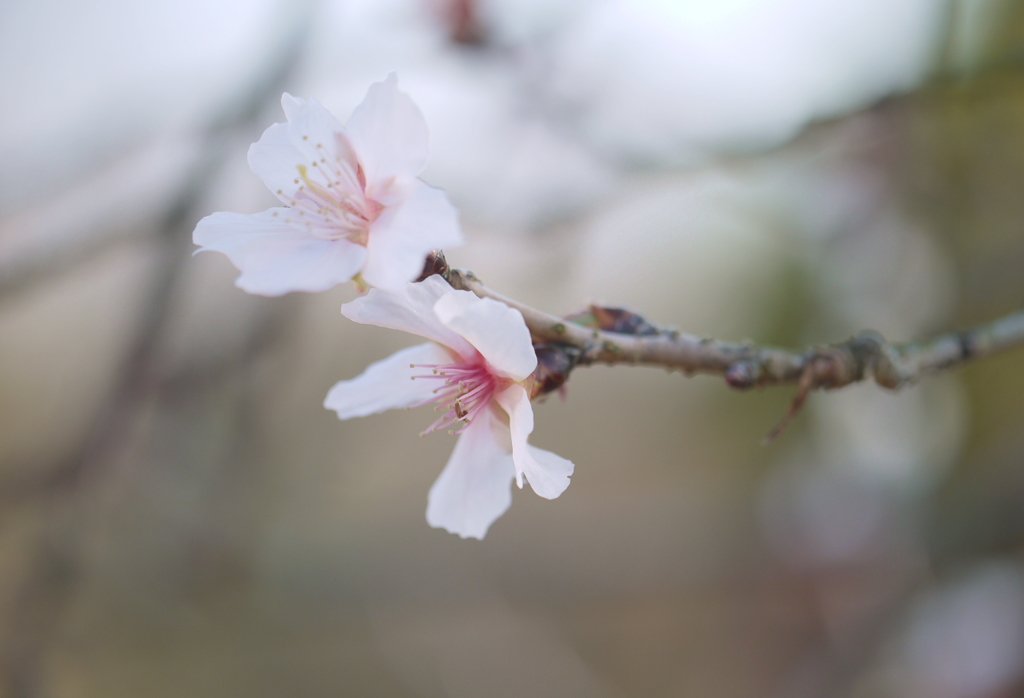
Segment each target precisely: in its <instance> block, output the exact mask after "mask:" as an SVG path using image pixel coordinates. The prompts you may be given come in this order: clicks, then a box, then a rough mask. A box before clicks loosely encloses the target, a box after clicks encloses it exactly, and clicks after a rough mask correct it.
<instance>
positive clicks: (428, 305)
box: [341, 275, 477, 359]
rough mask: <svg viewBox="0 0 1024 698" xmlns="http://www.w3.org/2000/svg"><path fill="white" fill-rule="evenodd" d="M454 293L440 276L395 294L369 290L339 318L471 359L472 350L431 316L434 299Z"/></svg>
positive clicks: (407, 286) (459, 337)
mask: <svg viewBox="0 0 1024 698" xmlns="http://www.w3.org/2000/svg"><path fill="white" fill-rule="evenodd" d="M449 293H464V291H456V290H455V289H453V288H452V287H451V286H449V285H448V282H447V281H445V280H444V279H442V278H441V277H440V276H437V275H434V276H431V277H429V278H427V279H425V280H423V281H421V282H419V283H414V284H406V285H405V286H403V287H402V288H400V289H398V290H397V291H385V290H383V289H379V288H372V289H370V292H369V293H367V294H366V295H365V296H362V297H361V298H357V299H355V300H354V301H352V302H351V303H346V304H345V305H343V306H341V314H342V315H344V316H345V317H347V318H348V319H350V320H354V321H355V322H361V323H364V324H367V325H377V326H378V327H389V328H391V329H393V330H402V331H403V332H411V333H412V334H418V335H419V336H420V337H426V338H427V339H432V340H434V341H435V342H437V343H438V344H443V345H444V346H446V347H448V348H449V349H451V350H453V351H454V352H455V353H456V354H458V355H459V356H460V357H462V358H467V359H468V358H472V357H475V356H476V355H477V354H476V350H475V349H473V347H472V345H470V343H469V342H467V341H466V340H465V339H463V338H462V337H461V336H460V335H458V334H457V333H455V332H452V331H451V330H449V329H448V328H447V327H445V326H444V325H442V324H441V321H440V320H438V319H437V316H436V315H434V304H435V303H437V301H438V299H440V298H442V297H444V296H445V295H446V294H449Z"/></svg>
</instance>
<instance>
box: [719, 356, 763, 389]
mask: <svg viewBox="0 0 1024 698" xmlns="http://www.w3.org/2000/svg"><path fill="white" fill-rule="evenodd" d="M760 378H761V367H760V366H759V365H758V364H757V363H755V362H753V361H745V360H744V361H737V362H736V363H734V364H732V365H731V366H729V368H727V369H726V370H725V382H726V383H728V384H729V387H731V388H736V389H737V390H749V389H750V388H753V387H754V386H755V385H757V381H758V379H760Z"/></svg>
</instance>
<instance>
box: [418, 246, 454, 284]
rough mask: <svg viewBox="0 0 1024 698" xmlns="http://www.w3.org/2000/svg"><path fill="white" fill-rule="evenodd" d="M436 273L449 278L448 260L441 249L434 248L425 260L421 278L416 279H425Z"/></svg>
mask: <svg viewBox="0 0 1024 698" xmlns="http://www.w3.org/2000/svg"><path fill="white" fill-rule="evenodd" d="M434 274H440V275H441V276H442V277H443V278H445V279H447V278H448V262H447V260H445V258H444V252H443V251H441V250H434V251H433V252H431V253H430V254H428V255H427V258H426V260H425V261H424V262H423V271H422V272H420V275H419V278H418V279H416V281H423V280H424V279H427V278H430V277H431V276H433V275H434Z"/></svg>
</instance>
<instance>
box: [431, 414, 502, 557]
mask: <svg viewBox="0 0 1024 698" xmlns="http://www.w3.org/2000/svg"><path fill="white" fill-rule="evenodd" d="M495 427H497V429H501V430H503V429H504V427H503V426H502V425H500V424H494V417H493V416H492V415H491V414H490V412H489V411H485V412H484V413H483V414H481V415H480V416H479V417H478V418H477V419H475V420H474V421H473V422H472V423H471V424H470V425H469V426H468V427H467V428H466V430H465V431H464V432H462V434H461V435H460V436H459V440H458V441H457V442H456V443H455V450H454V451H452V455H451V458H449V459H448V464H447V465H446V466H445V467H444V470H443V471H442V472H441V476H440V477H438V478H437V481H436V482H435V483H434V485H433V487H431V488H430V494H429V495H428V497H427V523H429V524H430V525H431V526H433V527H435V528H443V529H445V530H447V531H448V532H449V533H457V534H459V535H460V536H462V537H463V538H483V537H484V535H485V534H486V533H487V529H488V527H490V525H491V524H492V523H494V521H495V520H496V519H497V518H498V517H499V516H501V515H502V514H504V513H505V512H506V511H507V510H508V507H509V505H510V504H512V479H513V478H514V477H515V466H514V465H513V463H512V456H511V455H509V454H508V453H507V452H506V449H505V447H504V444H503V443H502V441H501V440H500V439H499V438H498V436H500V435H501V434H500V432H497V433H496V432H495Z"/></svg>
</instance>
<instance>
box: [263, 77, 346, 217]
mask: <svg viewBox="0 0 1024 698" xmlns="http://www.w3.org/2000/svg"><path fill="white" fill-rule="evenodd" d="M281 104H282V106H283V107H284V111H285V115H286V116H287V117H288V121H287V123H283V124H273V125H272V126H271V127H270V128H268V129H267V130H266V131H264V132H263V136H261V137H260V139H259V141H257V142H256V143H253V144H252V145H251V146H250V147H249V167H251V168H252V171H253V172H255V173H256V175H257V176H258V177H259V178H260V179H262V180H263V183H264V184H266V185H267V187H268V188H269V189H270V191H272V192H274V193H275V194H276V195H277V196H278V197H279V198H280V199H281V201H283V202H285V203H286V204H287V203H291V200H292V199H294V198H295V196H296V194H297V193H298V191H299V188H300V187H304V186H305V184H304V182H303V179H302V173H303V171H304V172H305V176H306V177H308V178H309V179H310V180H311V181H314V182H316V183H317V184H320V185H321V186H327V184H328V183H330V182H336V181H341V182H343V184H344V188H345V189H346V190H350V191H357V190H359V189H361V187H360V186H359V184H358V181H357V179H356V174H355V172H356V166H357V164H356V162H355V159H354V155H353V154H352V151H351V148H350V147H349V146H348V143H347V141H346V140H345V138H344V127H343V126H342V125H341V122H340V121H338V120H337V119H336V118H334V116H333V115H332V114H331V113H330V112H329V111H327V109H325V108H324V106H323V105H322V104H320V102H318V101H316V100H315V99H311V100H309V101H308V102H307V101H306V100H302V99H297V98H295V97H292V96H291V95H290V94H288V93H287V92H286V93H285V94H284V95H283V96H282V97H281ZM328 173H330V174H328Z"/></svg>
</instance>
